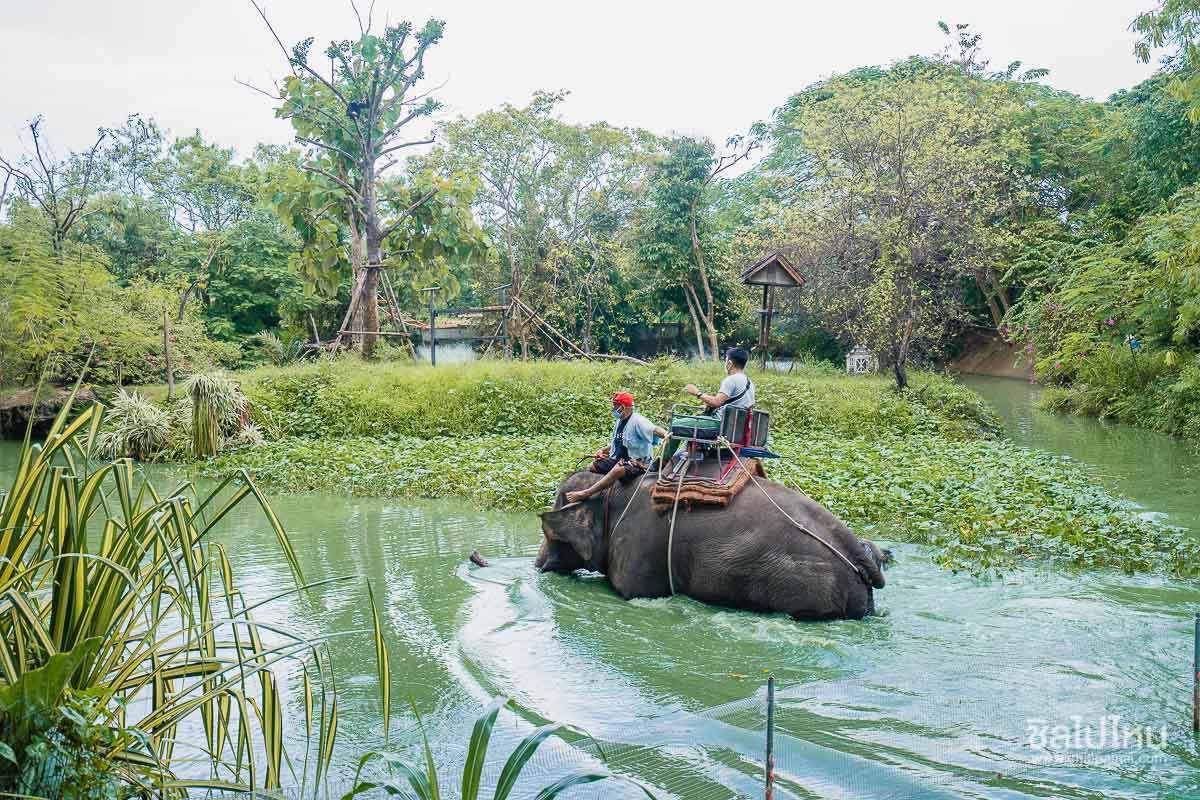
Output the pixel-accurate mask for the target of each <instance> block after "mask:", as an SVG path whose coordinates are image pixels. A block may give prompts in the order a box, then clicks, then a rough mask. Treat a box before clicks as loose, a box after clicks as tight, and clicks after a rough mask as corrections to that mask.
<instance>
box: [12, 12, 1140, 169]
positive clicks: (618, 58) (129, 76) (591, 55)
mask: <svg viewBox="0 0 1200 800" xmlns="http://www.w3.org/2000/svg"><path fill="white" fill-rule="evenodd" d="M369 2H370V0H360V8H364V9H365V5H366V4H369ZM1153 5H1154V2H1153V0H953V2H952V1H951V0H899V1H898V0H823V1H822V2H803V0H790V2H775V3H772V2H760V1H759V0H737V1H735V2H729V1H728V0H725V1H724V2H720V3H716V2H708V0H692V1H691V2H682V1H676V0H640V2H632V1H631V0H605V2H590V3H588V2H578V0H576V2H570V0H560V1H559V2H531V1H529V2H523V1H522V0H508V2H466V0H440V2H429V1H428V0H413V1H409V0H404V1H403V2H402V1H401V0H378V2H377V3H376V6H375V19H376V25H377V27H378V26H380V25H381V24H382V23H383V21H384V20H385V18H386V17H390V18H391V19H392V20H393V21H395V20H397V19H412V20H414V22H416V23H417V24H418V25H419V24H420V23H421V22H423V21H424V20H425V19H427V18H429V17H430V16H436V17H438V18H440V19H443V20H445V21H446V23H447V25H446V37H445V39H444V40H443V43H442V44H440V45H438V46H437V47H436V48H435V49H434V50H432V51H431V53H430V55H429V57H428V59H427V73H428V75H429V76H430V78H431V79H433V80H435V81H437V82H439V83H440V82H442V81H445V86H444V88H443V89H442V90H441V91H440V93H439V96H440V98H441V99H442V101H443V102H444V103H445V111H444V112H443V113H444V114H451V115H458V114H466V115H471V114H475V113H478V112H480V111H482V110H484V109H487V108H491V107H494V106H497V105H499V104H501V103H504V102H513V103H523V102H525V101H526V100H527V99H528V97H529V96H530V94H531V93H532V92H533V91H535V90H537V89H568V90H570V91H571V97H570V100H569V101H568V103H567V104H566V105H565V107H564V109H563V111H564V115H565V116H566V118H567V119H570V120H573V121H592V120H598V119H599V120H605V121H607V122H609V123H612V124H615V125H636V126H640V127H644V128H648V129H650V130H653V131H655V132H658V133H668V132H680V133H690V134H703V135H706V136H709V137H711V138H713V139H715V140H717V141H723V140H724V139H725V138H726V137H727V136H729V135H730V134H733V133H738V132H742V131H744V130H745V129H746V128H747V127H748V126H749V125H750V124H751V123H753V122H755V121H756V120H760V119H765V118H767V117H768V116H769V115H770V113H771V110H772V109H773V108H775V107H776V106H778V105H779V104H780V103H782V101H783V100H784V99H785V98H786V97H787V96H788V95H789V94H790V93H791V92H794V91H796V90H798V89H800V88H802V87H804V86H805V85H807V84H809V83H811V82H812V81H814V80H816V79H818V78H821V77H824V76H827V75H829V74H830V73H833V72H840V71H844V70H847V69H850V68H853V67H857V66H862V65H866V64H887V63H889V62H891V61H893V60H895V59H898V58H903V57H904V56H907V55H910V54H914V53H920V54H928V53H932V52H934V51H936V50H938V49H939V48H940V47H942V46H943V44H944V43H945V37H944V36H943V35H942V33H941V32H940V31H939V30H938V28H937V24H936V23H937V21H938V20H940V19H944V20H947V21H948V22H950V23H955V22H967V23H970V24H971V25H972V26H973V28H974V29H975V30H977V31H978V32H980V33H982V34H983V36H984V40H983V44H984V54H985V57H987V58H989V59H990V60H991V62H992V65H993V66H994V67H1000V66H1002V65H1006V64H1007V63H1008V62H1010V61H1012V60H1016V59H1020V60H1022V61H1023V62H1024V63H1025V65H1026V66H1029V67H1046V68H1048V69H1049V70H1050V76H1049V78H1048V79H1047V80H1048V82H1049V83H1050V84H1052V85H1053V86H1055V87H1058V88H1062V89H1068V90H1070V91H1073V92H1076V93H1078V94H1081V95H1085V96H1091V97H1096V98H1104V97H1107V96H1108V95H1109V94H1110V93H1112V92H1113V91H1115V90H1117V89H1120V88H1123V87H1128V86H1131V85H1133V84H1135V83H1137V82H1138V81H1139V80H1142V79H1143V78H1145V77H1146V76H1148V75H1149V74H1150V73H1151V71H1152V66H1150V65H1145V64H1139V63H1138V62H1137V61H1136V60H1135V59H1134V57H1133V54H1132V43H1133V36H1132V34H1130V33H1129V31H1128V26H1129V23H1130V21H1131V20H1132V19H1133V17H1134V16H1135V15H1136V14H1137V13H1138V12H1140V11H1142V10H1145V9H1146V8H1148V7H1151V6H1153ZM267 11H268V14H269V15H270V17H271V19H272V22H273V23H274V25H275V27H276V29H277V30H278V31H279V34H280V36H281V37H282V38H283V39H284V41H285V43H287V44H288V45H289V46H290V45H291V44H292V43H293V42H295V41H298V40H300V39H303V38H305V37H307V36H315V37H316V39H317V43H318V45H321V44H323V43H325V42H327V41H328V40H330V39H334V38H336V39H341V38H346V37H350V36H353V35H356V33H357V25H356V23H355V19H354V15H353V13H352V11H351V9H350V4H349V0H345V1H344V2H343V0H268V5H267ZM316 49H317V48H314V50H316ZM285 71H286V67H285V63H284V61H283V56H282V54H281V53H280V51H279V49H278V46H277V45H276V44H275V42H274V40H272V39H271V37H270V35H269V33H268V32H267V30H266V29H265V27H264V26H263V23H262V21H261V20H260V19H259V17H258V15H257V14H256V13H255V11H254V9H253V8H252V7H251V4H250V0H0V75H3V76H4V77H3V79H2V80H3V85H2V87H0V151H3V152H6V153H11V152H12V150H13V148H14V147H16V146H17V143H18V137H20V136H21V133H22V129H23V127H24V125H25V123H26V122H27V120H28V119H29V118H31V117H33V116H34V115H35V114H44V115H45V117H46V130H47V133H48V134H49V136H50V137H51V138H52V141H53V142H55V143H56V144H57V145H58V146H59V148H60V149H61V148H65V147H79V146H81V145H83V144H85V143H86V142H85V140H87V139H88V137H89V136H94V134H95V130H96V128H97V127H98V126H100V125H117V124H119V123H120V122H121V121H122V120H123V119H124V118H125V117H126V116H127V115H129V114H131V113H134V112H140V113H142V114H143V115H148V116H152V117H154V118H155V119H157V120H158V121H159V122H160V123H161V124H163V125H164V126H165V127H167V128H168V129H169V130H170V131H171V132H172V133H173V134H176V135H183V134H187V133H190V132H191V131H192V130H193V129H195V128H200V129H201V130H202V131H203V132H204V134H205V136H206V137H207V138H209V139H213V140H216V141H218V142H220V143H221V144H224V145H232V146H234V147H236V148H237V149H238V150H239V152H241V153H243V154H246V153H249V151H250V150H251V149H252V148H253V146H254V144H255V143H256V142H260V141H267V142H276V143H283V142H287V141H289V140H290V138H291V134H290V132H289V128H288V126H287V125H286V124H285V123H283V122H281V121H279V120H276V119H274V117H273V116H272V109H271V106H270V101H269V100H268V99H267V98H265V97H263V96H261V95H258V94H255V93H254V92H252V91H250V90H249V89H246V88H245V87H242V86H239V85H238V84H237V83H236V82H235V78H238V79H242V80H246V81H250V82H253V83H256V84H259V85H268V84H269V83H270V81H271V80H272V79H273V78H275V77H278V76H280V75H281V74H283V73H284V72H285ZM22 138H24V137H22Z"/></svg>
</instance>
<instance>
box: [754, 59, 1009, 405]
mask: <svg viewBox="0 0 1200 800" xmlns="http://www.w3.org/2000/svg"><path fill="white" fill-rule="evenodd" d="M1013 105H1014V103H1013V99H1012V97H1011V95H1010V94H1009V93H1008V92H1007V91H1005V90H1004V89H1003V87H1000V86H997V85H996V84H993V83H992V82H989V81H984V80H980V79H978V78H972V77H969V76H966V75H963V74H961V72H959V71H945V70H941V71H933V72H931V71H929V70H924V69H922V70H919V71H916V72H915V73H914V72H912V71H910V70H907V69H899V70H894V71H893V72H891V73H887V74H884V75H879V74H873V75H868V76H845V77H842V78H835V79H833V80H830V81H827V82H825V83H822V84H819V85H817V86H815V87H813V88H812V89H810V90H808V91H806V92H803V93H801V94H800V95H797V96H795V97H793V98H792V99H791V100H789V102H788V103H787V105H785V106H784V107H783V109H781V110H780V112H779V113H778V114H777V116H776V120H775V123H774V125H773V127H772V131H771V133H772V138H773V142H774V148H773V152H772V153H771V155H770V157H769V158H768V160H767V169H768V171H770V170H772V169H778V168H780V167H782V168H783V169H782V170H781V172H782V173H783V174H786V175H789V176H791V177H793V178H794V179H795V180H797V181H798V183H799V188H798V189H797V190H796V194H795V196H794V199H793V202H796V203H797V204H798V205H799V208H798V209H797V211H796V213H794V214H793V215H792V217H791V218H792V220H793V222H798V223H799V226H798V229H797V230H795V231H794V233H793V234H792V235H791V236H790V237H788V239H789V240H790V243H791V245H792V247H793V249H794V251H795V252H796V254H797V255H798V256H799V259H798V260H799V261H800V262H801V263H802V264H804V266H805V270H806V274H808V273H818V274H819V273H821V272H827V271H833V272H835V273H836V280H834V281H830V282H828V285H829V286H830V288H832V289H833V292H832V294H833V296H832V297H831V298H830V301H831V302H830V305H829V306H828V307H827V308H826V309H825V311H824V313H825V315H826V317H827V318H828V319H830V320H831V321H832V320H837V321H838V323H839V324H840V326H841V327H840V329H839V330H840V332H841V333H842V335H844V336H847V337H849V338H850V339H852V340H853V341H854V342H857V343H864V344H868V345H870V346H872V347H873V348H874V349H875V350H877V351H878V352H881V353H883V354H884V355H886V357H887V359H888V361H889V362H890V364H891V366H892V369H893V371H894V373H895V378H896V385H897V387H898V388H901V389H903V388H904V387H906V386H907V382H908V379H907V371H906V364H907V362H908V360H909V357H910V353H911V351H912V349H913V346H914V344H916V345H918V346H919V347H920V348H921V349H922V350H924V351H925V352H927V353H934V352H936V351H937V349H938V348H939V347H940V346H941V345H942V344H943V343H944V342H945V340H946V338H947V336H948V335H949V334H951V333H952V332H954V330H955V329H956V326H957V325H958V324H959V323H961V322H962V321H963V320H964V309H963V301H962V279H963V278H964V277H965V276H968V275H974V274H976V273H977V272H978V271H980V269H985V270H986V269H991V268H992V263H991V261H992V259H994V258H995V257H996V255H997V254H998V253H999V252H1001V249H1002V247H1003V244H1004V240H1003V233H1004V231H1003V228H1001V227H999V226H997V225H996V224H995V222H996V221H997V220H998V219H1000V218H1001V217H1003V215H1004V214H1006V213H1007V212H1008V210H1009V209H1010V208H1011V206H1012V205H1013V204H1014V203H1016V202H1019V201H1020V199H1021V194H1022V191H1021V182H1020V181H1019V180H1018V179H1017V177H1016V176H1015V170H1014V169H1013V167H1012V161H1013V160H1014V152H1015V151H1016V150H1018V149H1019V145H1020V140H1019V136H1017V134H1016V132H1015V131H1014V130H1013V129H1012V128H1011V127H1010V126H1009V125H1008V124H1007V121H1008V120H1009V119H1011V118H1012V116H1013V115H1014V114H1015V113H1016V110H1015V109H1014V108H1013ZM795 165H801V166H800V167H799V168H797V167H796V166H795Z"/></svg>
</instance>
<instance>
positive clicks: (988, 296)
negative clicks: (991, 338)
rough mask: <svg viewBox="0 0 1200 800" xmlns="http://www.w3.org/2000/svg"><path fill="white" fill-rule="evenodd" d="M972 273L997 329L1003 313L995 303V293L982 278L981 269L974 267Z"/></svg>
mask: <svg viewBox="0 0 1200 800" xmlns="http://www.w3.org/2000/svg"><path fill="white" fill-rule="evenodd" d="M974 273H975V285H976V286H978V287H979V291H980V293H981V294H982V295H983V299H984V300H985V301H986V302H987V304H988V310H989V311H990V312H991V314H992V324H994V325H995V326H996V328H997V329H999V327H1000V323H1001V322H1002V320H1003V319H1004V313H1003V312H1002V311H1001V310H1000V306H998V305H996V298H995V295H994V294H993V292H992V290H991V289H990V288H989V287H988V284H987V280H986V279H985V278H984V275H983V270H981V269H978V268H976V269H975V270H974Z"/></svg>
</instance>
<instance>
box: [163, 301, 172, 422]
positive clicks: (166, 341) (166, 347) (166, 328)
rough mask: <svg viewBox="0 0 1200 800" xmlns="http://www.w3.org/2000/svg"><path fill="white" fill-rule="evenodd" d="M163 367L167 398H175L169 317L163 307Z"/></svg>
mask: <svg viewBox="0 0 1200 800" xmlns="http://www.w3.org/2000/svg"><path fill="white" fill-rule="evenodd" d="M163 368H164V369H165V370H166V372H167V400H173V399H175V370H174V369H172V367H171V317H170V315H169V314H167V309H165V308H164V309H163Z"/></svg>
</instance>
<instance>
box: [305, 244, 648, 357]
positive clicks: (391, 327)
mask: <svg viewBox="0 0 1200 800" xmlns="http://www.w3.org/2000/svg"><path fill="white" fill-rule="evenodd" d="M369 268H371V269H378V270H379V298H378V303H379V331H377V332H376V334H375V335H377V336H381V337H388V336H391V337H396V338H399V339H400V340H401V341H402V342H403V343H404V346H405V348H406V349H407V350H408V352H409V354H410V355H412V356H413V358H416V355H417V353H416V347H415V346H414V344H413V338H414V334H416V335H419V336H420V337H421V339H422V341H423V342H424V343H425V344H427V345H428V346H429V356H430V361H431V362H432V363H433V365H434V366H436V365H437V345H438V339H439V336H438V327H437V319H438V317H439V316H445V315H454V316H458V317H481V318H482V317H486V316H488V315H492V314H495V315H498V319H497V321H496V323H495V325H494V327H492V332H491V334H490V335H464V334H463V332H462V331H463V329H464V326H462V325H458V326H456V327H455V331H456V333H454V334H452V335H451V338H453V339H454V340H455V341H479V342H487V347H486V348H485V350H484V352H485V353H487V352H490V351H491V350H492V347H493V346H494V345H495V344H496V343H500V344H501V349H502V351H503V352H504V355H505V358H508V357H509V355H510V353H511V343H512V339H513V338H514V337H513V332H512V329H513V328H514V327H518V326H519V327H522V328H528V329H531V330H532V331H534V332H536V333H539V334H541V335H542V337H543V338H544V339H545V341H546V342H547V344H548V345H550V346H552V347H553V348H554V349H555V350H557V351H558V352H559V353H560V354H561V355H563V356H565V357H567V358H582V359H584V360H588V361H590V360H593V359H602V360H613V361H629V362H631V363H634V364H640V365H642V366H646V362H645V361H642V360H641V359H639V358H634V357H633V356H624V355H616V354H609V353H589V352H586V351H585V350H584V349H583V348H582V347H580V346H579V345H577V344H576V343H575V342H573V341H572V340H571V339H570V337H568V336H567V335H566V334H564V333H563V332H562V331H560V330H559V329H558V328H556V327H554V326H553V325H551V324H550V323H549V322H547V321H546V319H545V318H544V317H542V315H541V314H539V313H538V312H537V311H535V310H534V309H533V308H531V307H530V306H529V304H527V303H526V302H525V301H523V300H522V299H521V298H520V296H519V295H517V294H515V293H513V294H511V295H510V291H511V288H512V284H505V285H503V286H497V287H496V288H495V289H493V290H492V291H495V292H497V293H498V294H499V299H500V302H499V303H498V304H497V305H494V306H480V307H477V308H449V307H447V308H443V309H438V308H437V305H436V302H435V298H436V295H437V292H438V291H440V287H437V286H430V287H426V288H424V289H422V290H421V291H422V292H423V293H425V294H426V296H427V303H428V307H429V322H428V323H424V322H421V321H419V320H413V319H406V318H405V317H404V316H402V315H401V312H400V302H399V299H398V298H397V296H396V291H395V289H394V288H393V286H392V281H391V278H390V277H389V276H388V270H387V269H386V268H385V265H383V264H376V265H371V266H370V267H369ZM358 296H359V293H355V294H354V295H353V296H352V297H351V300H350V307H349V308H347V309H346V315H345V317H344V319H343V320H342V325H341V328H340V329H339V330H338V333H337V336H336V337H335V338H334V339H333V341H332V342H330V344H329V349H330V351H331V352H336V351H337V349H338V348H339V347H341V346H343V345H344V344H345V343H346V342H347V341H348V340H350V339H351V337H354V336H361V335H363V334H365V333H367V332H366V331H360V330H352V329H351V326H350V322H351V320H352V319H353V318H354V312H355V305H356V302H357V298H358ZM485 325H486V323H483V322H482V320H481V327H483V328H484V330H485V331H486V330H487V329H488V328H487V327H485ZM313 336H314V339H315V343H314V344H313V345H312V346H314V347H317V348H319V347H321V343H320V339H319V338H318V337H317V334H316V324H315V323H314V324H313Z"/></svg>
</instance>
